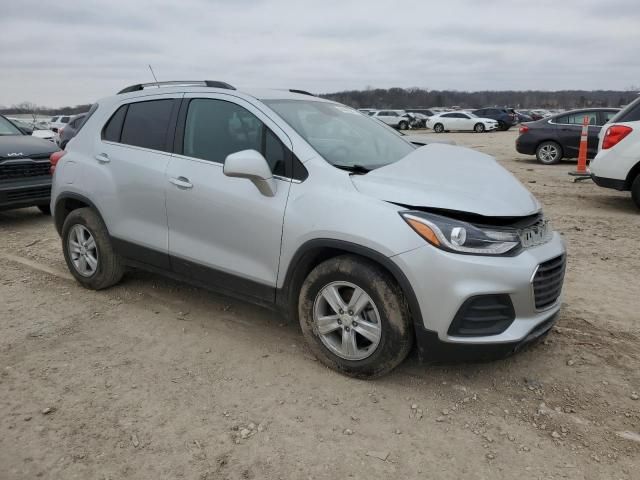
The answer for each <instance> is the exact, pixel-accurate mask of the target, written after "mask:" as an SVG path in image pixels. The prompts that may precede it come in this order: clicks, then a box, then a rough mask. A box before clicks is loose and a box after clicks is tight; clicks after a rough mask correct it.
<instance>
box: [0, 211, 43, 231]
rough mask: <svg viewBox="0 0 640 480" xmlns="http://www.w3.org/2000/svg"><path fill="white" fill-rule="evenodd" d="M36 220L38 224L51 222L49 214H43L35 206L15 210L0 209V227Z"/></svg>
mask: <svg viewBox="0 0 640 480" xmlns="http://www.w3.org/2000/svg"><path fill="white" fill-rule="evenodd" d="M34 222H37V223H38V225H41V224H43V223H47V222H52V219H51V216H50V215H45V214H43V213H42V212H41V211H40V210H38V209H37V208H35V207H34V208H19V209H16V210H0V229H1V228H2V227H4V226H14V227H18V226H20V225H24V224H28V223H34Z"/></svg>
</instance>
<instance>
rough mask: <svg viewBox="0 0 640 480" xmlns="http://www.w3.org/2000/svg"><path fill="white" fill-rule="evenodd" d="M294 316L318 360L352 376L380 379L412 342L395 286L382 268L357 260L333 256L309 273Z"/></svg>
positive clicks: (353, 257)
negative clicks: (296, 313) (296, 315)
mask: <svg viewBox="0 0 640 480" xmlns="http://www.w3.org/2000/svg"><path fill="white" fill-rule="evenodd" d="M298 316H299V320H300V327H301V329H302V333H303V335H304V337H305V340H306V341H307V343H308V345H309V348H310V349H311V351H312V352H313V353H314V354H315V356H316V357H317V358H318V360H320V361H321V362H322V363H323V364H325V365H326V366H328V367H329V368H332V369H334V370H337V371H339V372H341V373H344V374H346V375H349V376H352V377H358V378H375V377H379V376H382V375H384V374H385V373H387V372H389V371H391V370H392V369H394V368H395V367H396V366H397V365H399V364H400V363H401V362H402V361H403V360H404V359H405V358H406V356H407V354H408V353H409V350H410V349H411V345H412V343H413V335H412V329H411V320H410V319H411V317H410V315H409V311H408V308H407V304H406V301H405V300H404V296H403V294H402V292H401V290H400V288H399V287H398V285H397V284H396V282H395V281H394V279H393V278H392V277H391V276H390V275H389V274H388V273H387V272H386V271H385V270H383V269H382V268H381V267H379V266H378V265H376V264H375V263H372V262H370V261H368V260H366V259H363V258H360V257H356V256H351V255H344V256H340V257H336V258H332V259H330V260H327V261H325V262H323V263H321V264H320V265H318V266H317V267H316V268H314V269H313V270H312V271H311V273H310V274H309V275H308V276H307V278H306V279H305V281H304V283H303V285H302V288H301V290H300V296H299V299H298Z"/></svg>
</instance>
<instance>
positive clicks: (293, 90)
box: [289, 88, 317, 97]
mask: <svg viewBox="0 0 640 480" xmlns="http://www.w3.org/2000/svg"><path fill="white" fill-rule="evenodd" d="M289 91H290V92H291V93H299V94H301V95H311V96H312V97H317V95H314V94H313V93H311V92H307V91H306V90H298V89H296V88H290V89H289Z"/></svg>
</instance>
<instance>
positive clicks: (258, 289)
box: [111, 237, 280, 311]
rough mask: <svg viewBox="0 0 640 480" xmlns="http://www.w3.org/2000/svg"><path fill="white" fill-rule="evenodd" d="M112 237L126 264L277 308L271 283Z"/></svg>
mask: <svg viewBox="0 0 640 480" xmlns="http://www.w3.org/2000/svg"><path fill="white" fill-rule="evenodd" d="M111 240H112V242H113V246H114V249H115V250H116V252H117V253H118V254H119V255H121V256H122V257H123V259H124V261H125V264H126V265H127V266H129V267H133V268H137V269H140V270H145V271H148V272H151V273H156V274H159V275H162V276H165V277H169V278H172V279H174V280H178V281H180V282H184V283H188V284H190V285H194V286H196V287H200V288H204V289H206V290H209V291H211V292H214V293H219V294H221V295H225V296H228V297H232V298H235V299H238V300H241V301H245V302H248V303H252V304H254V305H258V306H261V307H265V308H268V309H270V310H275V311H280V309H279V308H278V307H277V306H276V304H275V292H276V289H275V287H273V286H269V285H264V284H262V283H258V282H254V281H252V280H248V279H246V278H242V277H238V276H236V275H233V274H229V273H226V272H222V271H220V270H216V269H213V268H209V267H206V266H204V265H200V264H198V263H195V262H191V261H188V260H184V259H181V258H177V257H172V256H170V255H168V254H165V253H162V252H158V251H156V250H153V249H150V248H147V247H141V246H140V245H136V244H134V243H131V242H128V241H126V240H120V239H118V238H114V237H112V239H111Z"/></svg>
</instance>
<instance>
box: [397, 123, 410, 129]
mask: <svg viewBox="0 0 640 480" xmlns="http://www.w3.org/2000/svg"><path fill="white" fill-rule="evenodd" d="M398 128H399V129H400V130H406V129H408V128H409V124H408V123H407V122H400V123H399V124H398Z"/></svg>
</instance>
